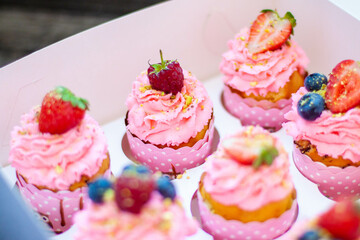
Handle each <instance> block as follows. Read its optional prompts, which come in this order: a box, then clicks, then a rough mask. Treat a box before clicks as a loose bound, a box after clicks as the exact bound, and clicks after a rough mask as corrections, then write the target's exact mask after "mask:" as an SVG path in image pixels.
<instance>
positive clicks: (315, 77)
mask: <svg viewBox="0 0 360 240" xmlns="http://www.w3.org/2000/svg"><path fill="white" fill-rule="evenodd" d="M327 82H328V80H327V77H326V76H325V75H324V74H320V73H312V74H310V75H309V76H307V77H306V78H305V88H306V89H307V90H308V91H310V92H311V91H318V90H320V89H321V87H322V85H323V84H325V85H326V84H327Z"/></svg>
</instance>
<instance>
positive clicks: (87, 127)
mask: <svg viewBox="0 0 360 240" xmlns="http://www.w3.org/2000/svg"><path fill="white" fill-rule="evenodd" d="M39 111H40V107H35V108H33V109H32V110H31V111H30V113H26V114H24V115H23V116H22V117H21V122H20V126H16V127H15V128H14V129H13V131H12V132H11V149H10V157H9V161H10V162H11V163H12V166H13V167H14V168H15V169H16V171H18V172H19V173H20V174H21V175H22V176H24V177H25V178H26V179H27V180H28V182H29V183H31V184H34V185H37V186H45V187H48V188H50V189H55V190H67V189H68V188H69V186H70V185H71V184H73V183H75V182H78V181H80V179H81V175H86V176H89V177H91V176H93V175H94V174H95V173H96V172H97V171H98V170H99V168H100V166H101V165H102V162H103V160H104V159H105V158H106V157H107V155H106V154H107V152H108V149H107V144H106V139H105V135H104V133H103V131H102V130H101V128H100V126H99V124H98V123H97V122H96V121H95V120H94V119H93V118H91V117H90V116H89V115H87V114H85V117H84V119H83V120H82V122H81V124H79V125H78V126H77V127H75V128H72V129H70V130H69V131H67V132H66V133H64V134H54V135H51V134H49V133H41V132H39V124H38V122H37V117H36V115H37V114H38V113H39Z"/></svg>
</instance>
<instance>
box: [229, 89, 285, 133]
mask: <svg viewBox="0 0 360 240" xmlns="http://www.w3.org/2000/svg"><path fill="white" fill-rule="evenodd" d="M223 97H224V105H225V108H226V110H227V111H228V112H230V113H231V114H232V115H233V116H235V117H237V118H239V119H240V121H241V124H242V125H244V126H245V125H259V126H262V127H264V128H268V129H273V130H275V131H277V130H279V129H280V128H281V125H282V123H284V122H286V119H285V118H284V114H285V113H287V112H288V111H290V109H291V99H282V100H279V101H277V102H276V104H275V105H274V103H273V102H270V101H266V100H262V101H256V100H254V99H245V98H242V97H240V96H239V95H238V94H236V93H233V92H231V90H230V88H229V87H228V86H226V85H225V86H224V94H223ZM270 106H276V108H275V107H270ZM269 107H270V108H269Z"/></svg>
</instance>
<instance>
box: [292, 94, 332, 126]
mask: <svg viewBox="0 0 360 240" xmlns="http://www.w3.org/2000/svg"><path fill="white" fill-rule="evenodd" d="M324 108H325V100H324V98H323V97H322V96H320V95H319V94H317V93H307V94H305V95H304V96H302V97H301V98H300V100H299V102H298V104H297V110H298V113H299V115H300V116H301V117H302V118H304V119H305V120H308V121H314V120H315V119H317V118H318V117H320V115H321V113H322V111H323V110H324Z"/></svg>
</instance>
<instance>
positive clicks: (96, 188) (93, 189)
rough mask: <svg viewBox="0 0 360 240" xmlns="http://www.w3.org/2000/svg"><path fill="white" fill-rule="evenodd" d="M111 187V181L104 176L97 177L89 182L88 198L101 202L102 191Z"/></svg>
mask: <svg viewBox="0 0 360 240" xmlns="http://www.w3.org/2000/svg"><path fill="white" fill-rule="evenodd" d="M111 187H112V183H111V182H110V181H109V180H107V179H105V178H98V179H97V180H96V181H94V182H92V183H90V184H89V189H88V195H89V198H90V199H91V200H92V201H93V202H95V203H102V202H103V196H104V193H105V192H106V190H108V189H110V188H111Z"/></svg>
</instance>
